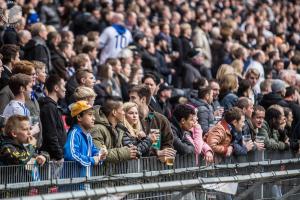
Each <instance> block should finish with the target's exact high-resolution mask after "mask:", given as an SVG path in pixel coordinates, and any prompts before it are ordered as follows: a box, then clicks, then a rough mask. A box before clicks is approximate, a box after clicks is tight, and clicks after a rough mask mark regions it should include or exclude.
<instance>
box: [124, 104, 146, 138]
mask: <svg viewBox="0 0 300 200" xmlns="http://www.w3.org/2000/svg"><path fill="white" fill-rule="evenodd" d="M133 107H136V108H137V109H138V106H137V104H136V103H133V102H126V103H124V104H123V109H124V112H125V117H124V122H123V123H124V126H125V127H126V128H127V129H128V131H129V132H130V134H131V135H132V136H133V137H138V135H139V133H140V131H142V126H141V122H140V120H138V123H137V124H135V125H133V124H130V123H129V122H128V121H127V119H126V114H127V112H128V111H129V110H130V109H131V108H133Z"/></svg>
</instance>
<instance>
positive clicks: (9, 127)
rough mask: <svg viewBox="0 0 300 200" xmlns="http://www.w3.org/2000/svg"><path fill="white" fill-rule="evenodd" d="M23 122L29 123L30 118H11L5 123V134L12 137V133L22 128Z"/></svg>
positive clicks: (16, 116)
mask: <svg viewBox="0 0 300 200" xmlns="http://www.w3.org/2000/svg"><path fill="white" fill-rule="evenodd" d="M22 121H29V118H28V117H27V116H23V115H12V116H10V117H9V118H8V119H7V121H6V123H5V126H4V133H5V134H6V135H7V136H9V137H11V132H12V131H15V130H17V129H18V128H19V127H20V122H22Z"/></svg>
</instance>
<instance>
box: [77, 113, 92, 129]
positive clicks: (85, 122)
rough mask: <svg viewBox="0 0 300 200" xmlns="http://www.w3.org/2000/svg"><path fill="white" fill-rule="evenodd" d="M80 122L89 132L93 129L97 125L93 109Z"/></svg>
mask: <svg viewBox="0 0 300 200" xmlns="http://www.w3.org/2000/svg"><path fill="white" fill-rule="evenodd" d="M78 121H79V122H80V123H81V126H82V127H84V128H85V129H87V130H88V129H91V128H93V127H94V124H95V116H94V111H93V110H92V109H90V110H88V111H85V112H84V114H83V115H82V116H81V117H80V119H79V120H78Z"/></svg>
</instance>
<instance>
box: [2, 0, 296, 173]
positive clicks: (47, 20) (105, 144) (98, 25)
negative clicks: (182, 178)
mask: <svg viewBox="0 0 300 200" xmlns="http://www.w3.org/2000/svg"><path fill="white" fill-rule="evenodd" d="M16 6H19V7H20V8H21V10H22V15H20V16H19V18H18V19H17V20H15V21H16V22H15V23H12V21H13V20H11V19H10V18H11V17H12V13H14V12H16V9H13V8H14V7H16ZM0 7H1V9H2V11H3V12H1V13H3V17H2V18H1V20H2V21H1V30H0V42H1V44H0V45H1V47H0V53H1V56H0V58H1V62H0V72H1V73H0V75H1V77H0V114H1V136H0V138H1V139H0V164H1V165H12V164H26V163H28V162H29V161H31V160H32V159H36V161H37V163H39V164H44V163H45V162H46V161H50V160H51V161H54V162H57V163H63V162H64V161H76V162H78V163H79V164H80V165H81V166H82V167H83V168H82V170H83V171H81V172H80V173H86V171H85V169H87V168H86V167H88V166H91V165H98V164H99V163H103V162H104V163H105V162H113V163H117V162H121V161H126V160H131V159H138V158H140V157H147V156H157V158H158V159H159V160H160V161H161V162H166V160H167V159H168V158H174V157H175V156H176V154H177V155H178V154H179V155H186V154H195V155H196V157H197V158H198V155H202V156H203V159H205V161H206V162H208V163H212V162H220V161H221V160H222V159H224V158H226V157H229V156H247V154H248V153H249V152H253V151H263V150H265V149H271V150H279V151H284V150H288V149H291V150H292V151H294V152H296V153H300V149H299V141H300V104H299V103H300V95H299V91H300V74H299V73H300V21H299V20H298V19H299V18H300V3H299V1H293V0H288V1H281V0H248V1H242V0H240V1H234V0H232V1H231V0H202V1H198V0H189V1H182V0H169V1H167V0H165V1H164V0H137V1H131V0H115V1H111V0H98V1H86V0H78V1H73V0H64V1H51V0H42V1H35V0H28V1H21V0H16V1H15V2H9V3H6V2H4V1H0ZM13 10H14V12H13ZM5 13H6V14H7V15H6V16H8V17H4V16H5ZM197 162H198V161H197Z"/></svg>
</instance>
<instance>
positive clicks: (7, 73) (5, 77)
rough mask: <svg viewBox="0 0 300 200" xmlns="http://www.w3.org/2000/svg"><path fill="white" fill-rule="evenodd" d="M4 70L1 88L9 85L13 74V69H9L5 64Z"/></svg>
mask: <svg viewBox="0 0 300 200" xmlns="http://www.w3.org/2000/svg"><path fill="white" fill-rule="evenodd" d="M3 69H4V70H3V71H2V73H1V78H0V90H1V89H2V88H4V87H5V86H7V85H8V81H9V78H10V77H11V76H12V73H11V71H9V70H8V69H7V68H6V67H5V66H3Z"/></svg>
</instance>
